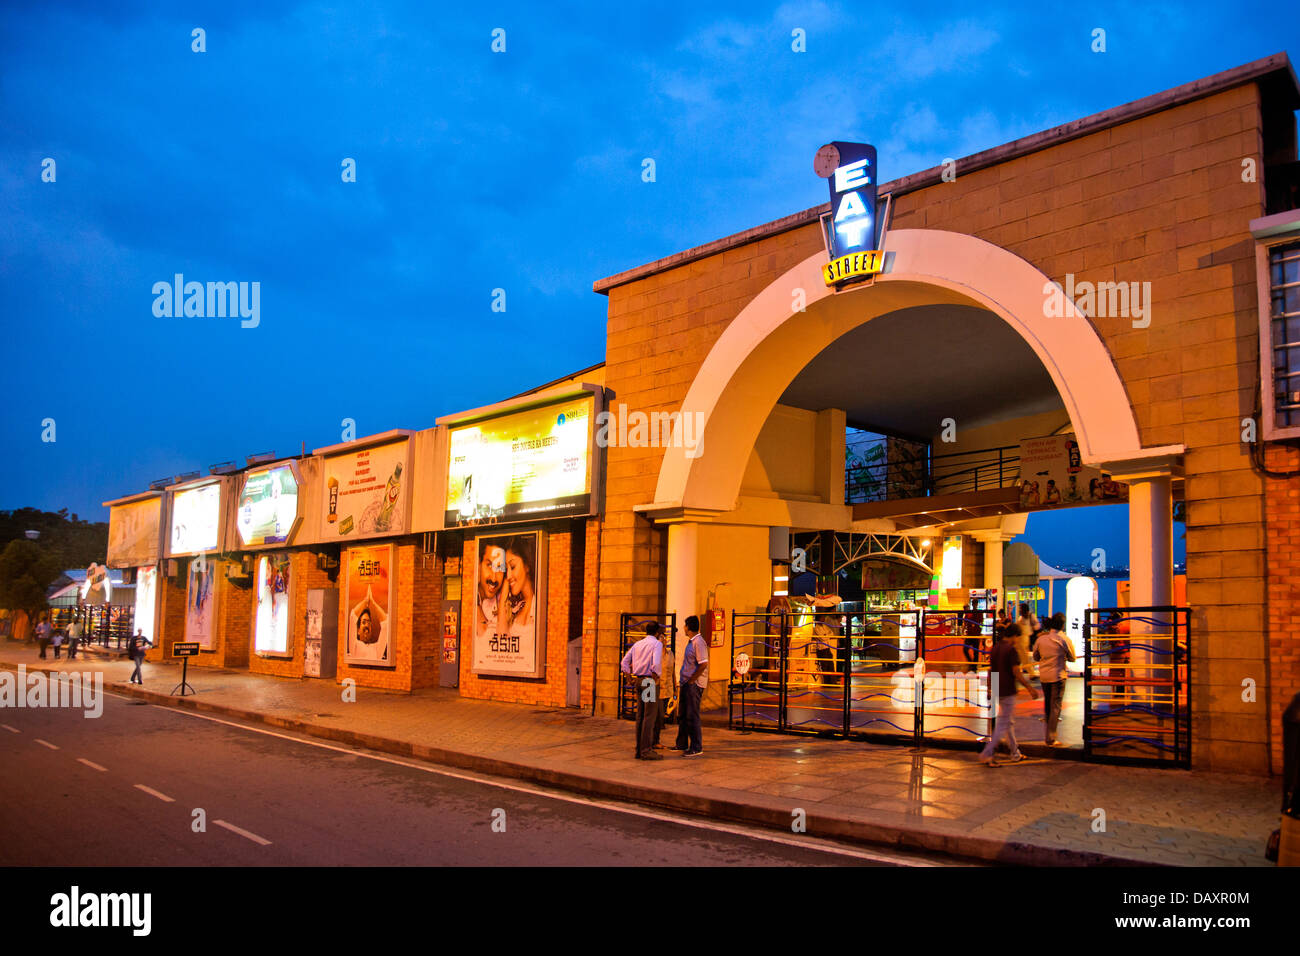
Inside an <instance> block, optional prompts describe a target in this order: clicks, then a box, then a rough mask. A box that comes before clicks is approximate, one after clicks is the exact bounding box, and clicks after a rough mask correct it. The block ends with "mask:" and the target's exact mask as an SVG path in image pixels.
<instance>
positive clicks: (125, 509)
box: [108, 495, 162, 568]
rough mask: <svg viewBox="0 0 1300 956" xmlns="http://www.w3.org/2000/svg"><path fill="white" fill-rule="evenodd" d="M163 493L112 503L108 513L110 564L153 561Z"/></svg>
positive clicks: (132, 565) (120, 566) (139, 565)
mask: <svg viewBox="0 0 1300 956" xmlns="http://www.w3.org/2000/svg"><path fill="white" fill-rule="evenodd" d="M161 520H162V496H161V495H154V496H152V497H150V498H146V499H144V500H143V501H131V502H126V503H124V504H120V505H113V506H112V508H111V509H110V510H109V513H108V565H109V567H114V568H122V567H141V566H144V565H149V564H153V563H155V562H156V561H157V560H158V558H159V557H160V555H159V554H158V525H159V523H160V521H161Z"/></svg>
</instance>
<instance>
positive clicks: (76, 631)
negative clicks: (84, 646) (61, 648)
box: [68, 615, 86, 661]
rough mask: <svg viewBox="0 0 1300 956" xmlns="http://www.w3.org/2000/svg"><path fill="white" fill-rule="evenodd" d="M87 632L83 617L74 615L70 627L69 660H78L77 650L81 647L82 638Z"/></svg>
mask: <svg viewBox="0 0 1300 956" xmlns="http://www.w3.org/2000/svg"><path fill="white" fill-rule="evenodd" d="M85 632H86V629H85V627H84V626H83V625H82V623H81V617H80V616H78V615H74V616H73V618H72V623H71V624H70V625H68V660H70V661H74V660H76V659H77V648H78V647H80V646H81V638H82V635H84V634H85Z"/></svg>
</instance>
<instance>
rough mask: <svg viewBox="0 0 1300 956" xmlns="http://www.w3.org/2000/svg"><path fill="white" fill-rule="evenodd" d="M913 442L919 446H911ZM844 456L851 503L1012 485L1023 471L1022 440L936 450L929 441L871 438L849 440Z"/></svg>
mask: <svg viewBox="0 0 1300 956" xmlns="http://www.w3.org/2000/svg"><path fill="white" fill-rule="evenodd" d="M910 446H915V448H916V449H919V450H916V451H911V450H907V449H908V448H909V447H910ZM913 455H914V457H913ZM844 462H845V464H844V500H845V501H846V502H847V503H849V504H858V503H860V502H867V501H898V500H900V499H903V498H928V497H933V496H934V495H950V494H962V493H965V492H971V491H987V490H988V489H990V488H1006V487H1009V486H1011V485H1014V484H1015V482H1016V480H1017V478H1018V476H1019V473H1020V446H1018V445H1002V446H999V447H996V448H979V449H973V450H971V451H959V452H951V453H948V454H941V455H935V454H933V453H932V449H931V448H930V446H928V445H919V444H917V443H901V442H900V441H899V440H898V439H889V438H872V439H869V440H860V441H853V440H850V441H849V442H848V443H847V444H846V448H845V458H844Z"/></svg>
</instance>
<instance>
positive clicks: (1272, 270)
mask: <svg viewBox="0 0 1300 956" xmlns="http://www.w3.org/2000/svg"><path fill="white" fill-rule="evenodd" d="M1268 277H1269V293H1270V301H1271V308H1270V311H1269V316H1270V326H1271V332H1272V335H1271V342H1272V346H1273V415H1274V425H1275V426H1276V427H1277V428H1287V427H1290V426H1295V425H1300V242H1293V243H1288V244H1287V245H1284V246H1274V247H1273V248H1271V249H1269V253H1268Z"/></svg>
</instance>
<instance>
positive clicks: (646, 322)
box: [596, 85, 1269, 771]
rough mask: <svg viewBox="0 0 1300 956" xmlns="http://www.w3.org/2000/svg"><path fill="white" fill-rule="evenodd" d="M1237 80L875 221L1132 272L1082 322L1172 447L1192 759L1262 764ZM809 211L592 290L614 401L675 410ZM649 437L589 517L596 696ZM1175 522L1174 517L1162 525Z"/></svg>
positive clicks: (1246, 97)
mask: <svg viewBox="0 0 1300 956" xmlns="http://www.w3.org/2000/svg"><path fill="white" fill-rule="evenodd" d="M1261 151H1262V150H1261V139H1260V118H1259V95H1258V90H1257V88H1256V87H1255V86H1253V85H1247V86H1244V87H1240V88H1237V89H1233V90H1228V91H1225V92H1222V93H1218V94H1215V95H1213V96H1210V97H1206V98H1204V99H1201V100H1198V101H1195V102H1192V103H1187V104H1184V105H1181V106H1177V107H1174V108H1171V109H1168V110H1165V111H1164V112H1161V113H1157V114H1154V115H1151V116H1147V117H1143V118H1141V119H1137V120H1133V121H1131V122H1128V123H1124V124H1122V125H1119V126H1115V127H1112V128H1110V129H1106V130H1102V131H1100V132H1097V133H1094V134H1092V135H1089V136H1086V137H1082V138H1079V139H1076V140H1072V141H1070V142H1066V143H1061V144H1059V145H1056V146H1052V147H1049V148H1046V149H1042V150H1040V151H1038V152H1036V153H1032V154H1030V155H1027V156H1022V157H1019V158H1017V159H1013V160H1010V161H1007V162H1004V163H1002V164H1000V165H998V166H994V167H990V168H987V169H983V170H977V171H973V172H970V173H966V174H963V173H962V170H961V169H960V166H959V167H958V169H957V173H958V175H957V179H956V180H955V181H954V182H950V183H937V184H934V185H932V186H929V187H926V188H924V189H921V190H917V191H916V192H913V193H909V194H906V195H902V196H899V197H897V198H896V200H895V202H894V211H893V221H892V224H891V225H892V228H895V229H907V228H927V229H943V230H950V231H954V232H961V233H967V234H970V235H974V236H978V237H979V238H981V239H985V240H987V241H988V242H991V243H994V244H996V245H999V246H1001V247H1003V248H1006V249H1008V250H1009V251H1011V252H1013V253H1015V254H1017V255H1019V256H1021V257H1022V258H1024V259H1025V260H1027V261H1028V262H1030V263H1032V264H1033V265H1035V266H1036V267H1037V268H1039V269H1040V270H1041V271H1042V272H1044V273H1045V274H1046V275H1047V276H1049V277H1050V278H1053V279H1055V280H1057V281H1063V280H1064V276H1065V275H1066V274H1067V273H1072V274H1074V276H1075V278H1076V281H1085V280H1086V281H1091V282H1098V281H1124V282H1150V283H1151V298H1152V303H1153V315H1152V321H1151V324H1150V326H1149V327H1148V328H1145V329H1135V328H1133V327H1132V320H1131V319H1130V318H1126V317H1111V318H1104V317H1099V318H1095V319H1093V320H1092V321H1093V325H1094V326H1095V327H1096V329H1097V331H1098V333H1099V334H1100V336H1101V337H1102V339H1103V341H1104V342H1105V344H1106V346H1107V348H1108V349H1109V351H1110V353H1111V355H1112V357H1113V359H1114V362H1115V365H1116V367H1117V369H1118V371H1119V374H1120V377H1121V379H1122V380H1123V382H1124V385H1125V388H1126V389H1127V392H1128V396H1129V399H1130V402H1131V404H1132V406H1133V409H1134V413H1135V415H1136V418H1137V422H1138V427H1139V431H1140V436H1141V439H1142V443H1143V445H1145V446H1156V445H1165V444H1178V443H1182V444H1185V445H1186V446H1187V448H1188V453H1187V458H1186V466H1187V480H1186V482H1185V495H1186V499H1187V519H1188V520H1187V526H1186V533H1187V552H1188V600H1189V603H1190V604H1191V605H1192V606H1193V607H1194V609H1195V616H1194V623H1193V637H1192V639H1193V653H1194V665H1193V674H1192V679H1193V682H1194V683H1193V716H1194V721H1193V741H1194V760H1195V762H1196V764H1197V765H1198V766H1200V767H1207V768H1214V769H1224V770H1242V771H1263V770H1265V769H1267V767H1268V763H1269V761H1268V751H1269V743H1268V740H1269V728H1268V720H1267V718H1266V715H1265V714H1264V713H1263V710H1262V709H1261V708H1258V707H1252V706H1251V705H1248V704H1245V703H1243V702H1242V701H1241V699H1240V687H1241V679H1242V678H1243V677H1244V676H1250V675H1251V674H1262V673H1263V672H1264V670H1265V669H1266V666H1267V663H1268V654H1267V650H1266V648H1265V642H1264V638H1263V627H1264V606H1265V604H1264V602H1265V593H1264V583H1265V582H1264V527H1263V510H1262V509H1263V486H1262V483H1261V480H1260V478H1259V476H1258V475H1256V474H1255V472H1254V471H1253V470H1252V469H1251V467H1250V462H1249V459H1248V456H1247V454H1246V450H1245V447H1244V446H1243V445H1242V443H1241V441H1240V430H1241V426H1240V422H1241V419H1242V418H1244V417H1246V416H1248V415H1250V414H1251V412H1252V410H1253V407H1254V393H1255V389H1256V387H1257V386H1256V376H1257V374H1258V369H1257V363H1258V355H1259V353H1258V328H1257V303H1256V288H1255V271H1254V270H1255V265H1254V245H1253V241H1252V239H1251V237H1250V235H1249V232H1248V225H1247V224H1248V223H1249V221H1250V219H1252V218H1254V217H1257V216H1259V215H1261V214H1262V211H1263V201H1262V200H1263V195H1262V185H1261V184H1260V183H1248V182H1242V179H1241V171H1242V160H1243V159H1247V158H1253V159H1254V160H1255V161H1256V163H1257V164H1258V165H1259V166H1260V168H1262V163H1260V159H1261ZM819 228H820V227H819V226H818V225H817V224H810V225H807V226H804V227H801V228H799V229H796V230H792V231H790V232H786V233H781V234H779V235H774V236H768V237H765V238H763V239H760V240H757V241H755V242H750V243H748V244H746V245H743V246H739V247H736V248H732V249H728V250H725V251H723V252H721V253H719V254H716V255H713V256H711V257H709V258H707V259H704V260H700V261H696V262H691V263H687V264H684V265H681V266H678V267H676V268H673V269H669V270H666V271H663V272H659V273H656V274H654V275H650V276H647V277H645V278H643V279H640V280H637V281H635V282H631V283H628V284H627V285H624V286H620V287H617V288H614V289H611V290H610V293H609V313H608V315H609V317H608V323H607V354H606V358H607V365H606V383H607V385H608V386H609V387H610V388H611V389H613V390H614V391H615V392H616V393H617V394H618V396H619V400H620V401H623V402H626V403H627V405H628V406H629V407H630V408H634V409H638V410H644V411H656V410H669V411H671V410H674V409H677V408H680V405H681V402H682V400H683V398H684V397H685V394H686V391H687V389H688V388H689V386H690V383H691V381H692V380H693V379H694V377H695V375H696V372H697V371H698V369H699V367H700V364H701V362H702V361H703V359H704V357H705V356H706V355H707V353H708V351H709V349H710V348H711V347H712V345H713V343H714V342H715V341H716V340H717V338H718V336H719V335H720V334H721V332H722V331H723V330H724V329H725V328H726V327H727V325H728V324H729V323H730V322H731V320H732V319H733V318H734V317H735V316H736V315H738V314H739V313H740V311H741V310H742V309H743V308H744V306H745V305H746V304H747V303H748V302H749V301H750V300H751V299H752V298H753V297H754V296H755V295H756V294H757V293H758V292H759V291H761V290H762V289H763V288H764V287H765V286H767V285H768V284H769V283H771V282H772V281H773V280H774V279H776V278H777V277H779V276H780V275H781V274H782V273H783V272H785V271H786V270H787V269H789V268H791V267H792V266H794V265H795V264H796V263H798V262H800V261H802V260H804V259H806V258H807V257H808V256H810V255H812V254H814V253H816V252H819V251H821V250H822V249H823V243H822V238H821V236H820V233H819ZM661 461H662V450H661V449H656V448H641V449H633V448H615V447H611V448H610V449H608V478H607V493H606V515H605V520H604V524H603V529H602V537H601V550H602V559H603V566H602V577H601V582H600V615H599V617H600V619H599V631H598V633H599V644H598V648H597V655H596V685H597V696H598V698H599V699H600V706H599V708H598V709H599V711H600V712H602V713H609V712H612V710H613V702H614V698H615V695H616V693H617V679H616V670H617V660H616V658H617V647H618V619H619V618H618V616H619V612H620V611H625V610H638V611H639V610H645V609H655V608H660V607H662V605H663V596H664V573H665V565H666V562H665V560H664V557H665V556H664V544H665V543H666V541H665V535H664V532H663V529H659V528H653V527H652V526H651V524H650V523H649V522H648V521H647V520H646V519H644V518H642V517H640V516H638V515H636V514H634V513H633V511H632V509H633V507H634V506H636V505H640V504H645V503H647V502H650V501H653V500H654V492H655V485H656V483H657V480H658V471H659V466H660V463H661ZM1179 530H1181V528H1180V529H1179Z"/></svg>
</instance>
